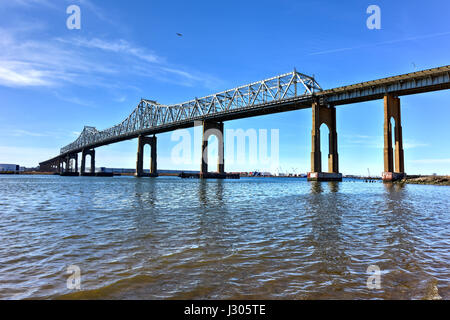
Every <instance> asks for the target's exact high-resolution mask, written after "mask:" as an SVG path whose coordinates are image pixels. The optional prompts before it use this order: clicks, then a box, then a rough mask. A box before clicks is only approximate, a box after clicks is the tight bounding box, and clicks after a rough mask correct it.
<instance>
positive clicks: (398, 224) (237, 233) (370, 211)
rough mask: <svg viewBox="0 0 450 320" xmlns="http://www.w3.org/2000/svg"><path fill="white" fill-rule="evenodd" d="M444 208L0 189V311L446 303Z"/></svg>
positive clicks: (275, 193) (438, 191)
mask: <svg viewBox="0 0 450 320" xmlns="http://www.w3.org/2000/svg"><path fill="white" fill-rule="evenodd" d="M449 208H450V188H449V187H445V186H423V185H405V186H403V187H402V186H400V185H384V184H382V183H364V182H359V181H344V182H342V183H309V182H307V181H306V180H304V179H295V178H244V179H241V180H225V181H217V180H209V181H201V180H191V179H187V180H182V179H179V178H169V177H159V178H156V179H154V178H142V179H137V178H134V177H114V178H94V177H59V176H22V175H21V176H0V243H1V246H0V299H29V298H31V299H55V298H69V299H424V298H425V299H430V298H438V297H439V296H440V297H442V298H443V299H450V285H449V281H450V210H449ZM72 265H75V266H78V267H79V269H80V272H81V277H80V281H81V290H72V289H68V287H67V280H68V278H69V277H70V276H71V274H70V273H68V267H69V266H72ZM371 265H375V266H377V267H378V268H379V269H380V272H381V274H380V281H381V282H380V286H381V287H380V288H379V289H376V288H375V289H369V288H368V287H367V280H368V277H369V276H370V275H371V274H369V273H367V268H368V267H369V266H371ZM69 282H70V281H69Z"/></svg>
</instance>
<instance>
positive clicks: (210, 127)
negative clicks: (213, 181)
mask: <svg viewBox="0 0 450 320" xmlns="http://www.w3.org/2000/svg"><path fill="white" fill-rule="evenodd" d="M212 135H214V136H216V138H217V141H218V160H217V172H216V173H209V172H208V139H209V137H210V136H212ZM226 177H227V175H226V173H225V159H224V135H223V122H214V121H203V138H202V164H201V167H200V178H221V179H223V178H226Z"/></svg>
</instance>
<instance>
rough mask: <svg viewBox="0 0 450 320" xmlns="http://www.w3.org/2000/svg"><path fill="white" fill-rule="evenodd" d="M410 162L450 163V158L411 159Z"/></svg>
mask: <svg viewBox="0 0 450 320" xmlns="http://www.w3.org/2000/svg"><path fill="white" fill-rule="evenodd" d="M409 162H412V163H415V164H450V158H447V159H418V160H410V161H409Z"/></svg>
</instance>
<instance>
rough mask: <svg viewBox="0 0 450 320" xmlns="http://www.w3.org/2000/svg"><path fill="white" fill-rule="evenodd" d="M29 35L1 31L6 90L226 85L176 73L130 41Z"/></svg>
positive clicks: (0, 78) (0, 68) (0, 75)
mask: <svg viewBox="0 0 450 320" xmlns="http://www.w3.org/2000/svg"><path fill="white" fill-rule="evenodd" d="M26 34H27V32H25V31H24V32H22V31H18V30H12V29H4V28H3V29H2V28H0V85H2V86H7V87H36V86H42V87H54V86H61V85H64V84H72V85H79V86H89V87H92V86H96V87H98V86H102V87H113V86H115V87H117V86H120V87H123V85H124V83H123V80H122V79H123V76H124V75H132V76H133V77H136V78H138V77H150V78H153V79H156V80H159V81H164V82H171V83H174V84H177V85H182V86H195V85H197V86H198V85H200V86H204V87H208V88H214V87H216V86H217V84H218V83H220V81H219V80H218V79H216V78H214V77H211V76H209V75H207V74H203V73H199V72H188V71H187V70H185V68H179V67H174V66H172V65H170V64H169V63H167V62H166V61H165V59H164V58H163V57H160V56H158V55H157V54H155V53H154V52H152V51H150V50H148V49H145V48H142V47H139V46H135V45H133V44H131V43H130V42H128V41H126V40H124V39H118V40H104V39H99V38H93V39H86V38H80V37H77V38H67V39H62V38H57V39H49V40H41V41H37V40H30V39H27V38H26V37H25V38H24V36H25V35H26ZM115 75H118V76H120V77H114V76H115ZM78 104H80V103H78Z"/></svg>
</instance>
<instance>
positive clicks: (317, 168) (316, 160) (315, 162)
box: [308, 102, 342, 181]
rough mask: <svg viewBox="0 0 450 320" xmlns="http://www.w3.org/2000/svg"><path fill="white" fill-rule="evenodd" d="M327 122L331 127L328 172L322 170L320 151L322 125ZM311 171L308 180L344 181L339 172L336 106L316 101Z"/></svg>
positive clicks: (313, 107) (314, 106)
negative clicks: (323, 104) (322, 104)
mask: <svg viewBox="0 0 450 320" xmlns="http://www.w3.org/2000/svg"><path fill="white" fill-rule="evenodd" d="M322 124H325V125H326V126H327V127H328V129H329V132H330V133H329V136H328V140H329V152H328V172H322V153H321V152H320V126H321V125H322ZM311 138H312V144H311V149H312V150H311V172H309V173H308V181H342V174H341V173H339V155H338V147H337V130H336V108H335V107H334V106H321V105H320V104H319V103H317V102H314V103H313V105H312V131H311Z"/></svg>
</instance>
